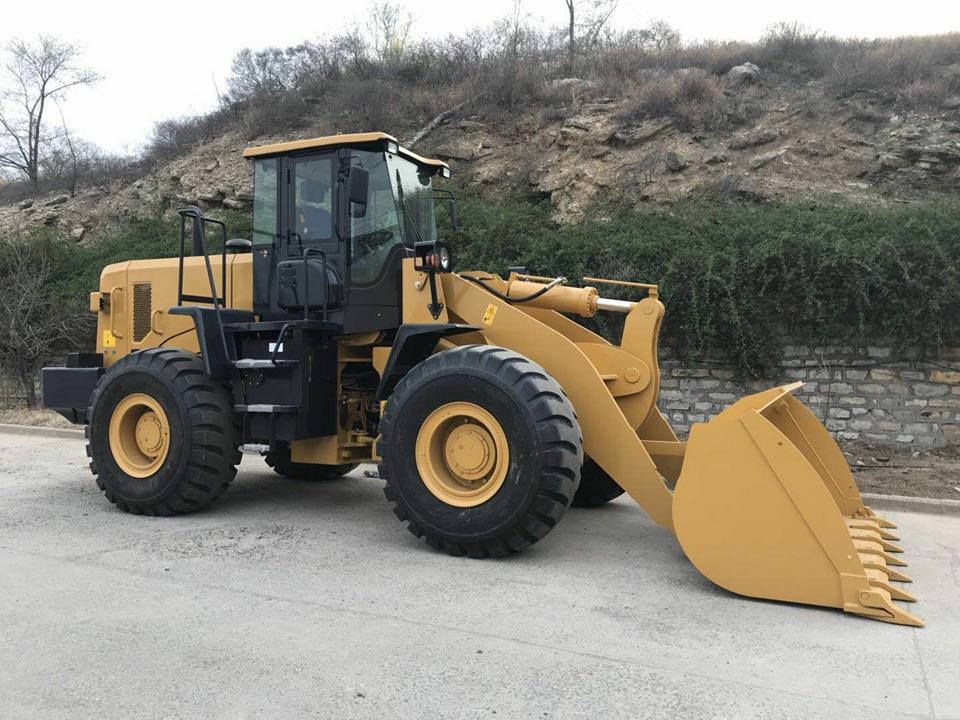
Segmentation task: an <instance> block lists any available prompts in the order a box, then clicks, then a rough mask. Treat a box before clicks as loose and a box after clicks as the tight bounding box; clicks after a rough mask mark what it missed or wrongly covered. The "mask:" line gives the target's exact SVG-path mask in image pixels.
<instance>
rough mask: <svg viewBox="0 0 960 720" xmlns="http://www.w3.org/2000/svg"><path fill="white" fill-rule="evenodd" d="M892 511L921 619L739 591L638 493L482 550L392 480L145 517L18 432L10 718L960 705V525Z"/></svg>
mask: <svg viewBox="0 0 960 720" xmlns="http://www.w3.org/2000/svg"><path fill="white" fill-rule="evenodd" d="M896 517H897V520H898V521H899V522H900V527H901V530H902V537H903V541H904V544H905V545H906V546H907V552H908V553H909V555H908V560H909V561H910V563H911V566H910V568H909V572H910V573H911V574H912V575H913V577H914V579H915V581H916V582H915V583H914V588H913V589H914V590H915V591H916V594H917V595H919V597H920V599H921V602H920V603H919V604H918V605H917V606H916V611H917V613H918V614H919V615H921V616H922V617H923V618H924V619H925V620H926V621H927V622H928V627H927V628H925V629H922V630H913V629H909V628H905V627H899V626H891V625H885V624H882V623H877V622H870V621H866V620H861V619H858V618H854V617H850V616H845V615H844V614H843V613H841V612H839V611H831V610H822V609H817V608H806V607H800V606H790V605H785V604H780V603H770V602H759V601H751V600H747V599H744V598H740V597H737V596H734V595H730V594H728V593H726V592H724V591H721V590H719V589H717V588H716V587H714V586H713V585H711V584H710V583H709V582H708V581H706V580H705V579H703V578H702V577H700V576H699V575H698V574H697V572H696V571H695V570H694V569H693V568H692V567H691V566H690V565H689V564H688V563H687V562H686V561H685V559H684V558H683V556H682V554H681V552H680V550H679V548H678V546H677V545H676V543H675V542H674V541H673V540H672V539H671V537H670V536H669V535H668V534H667V533H666V532H664V531H662V530H660V529H658V528H657V527H655V526H654V525H653V524H652V523H651V522H650V521H648V520H647V519H646V518H645V516H644V514H643V513H642V511H640V510H639V509H638V508H637V507H636V506H634V505H632V504H631V503H630V502H629V501H627V500H620V501H617V502H615V503H612V504H611V505H610V506H608V507H606V508H603V509H601V510H598V511H589V510H573V511H571V512H570V513H569V514H568V515H567V517H566V518H565V519H564V521H563V522H562V523H561V524H560V525H559V527H558V528H557V529H556V530H555V531H554V532H553V533H551V535H550V536H549V537H548V538H547V539H546V540H545V541H543V542H542V543H540V544H539V545H537V546H536V547H535V548H533V549H531V550H530V551H528V552H526V553H524V554H521V555H519V556H517V557H515V558H511V559H508V560H506V561H471V560H466V559H457V558H449V557H446V556H444V555H439V554H436V553H434V552H433V551H431V550H429V549H427V548H426V547H425V546H424V545H423V544H421V543H419V542H418V541H417V540H416V539H415V538H414V537H413V536H412V535H410V534H409V533H407V531H406V530H404V529H403V528H402V527H401V525H400V524H399V523H398V522H397V521H396V520H395V518H394V517H393V515H392V513H391V511H390V509H389V507H388V506H387V504H386V501H385V500H384V499H383V495H382V493H381V490H380V481H379V480H371V479H366V478H362V477H361V478H350V479H347V480H344V481H339V482H333V483H326V484H309V483H303V482H293V481H289V480H284V479H280V478H277V477H276V476H274V475H272V473H271V472H269V471H268V469H267V468H266V467H265V466H264V464H263V463H262V461H261V460H260V459H259V458H258V457H254V456H247V457H245V458H244V462H243V468H242V471H241V473H240V476H239V478H238V479H237V481H236V482H235V484H234V486H233V487H232V488H231V489H230V490H229V491H228V492H227V494H226V495H225V496H224V497H223V498H222V499H221V501H220V502H219V503H217V504H216V505H215V506H214V508H212V509H211V510H210V511H207V512H204V513H202V514H198V515H193V516H188V517H180V518H173V519H153V518H139V517H133V516H130V515H126V514H124V513H122V512H119V511H117V510H115V509H113V508H112V506H110V505H109V504H108V503H106V501H105V500H104V499H103V498H102V497H101V496H100V494H99V493H98V492H97V490H96V488H95V486H94V484H93V482H92V480H91V478H90V477H89V475H88V473H87V470H86V463H85V458H84V453H83V449H82V446H81V443H80V441H78V440H73V439H52V438H41V437H22V436H15V435H5V434H0V717H2V718H4V719H12V718H71V719H73V718H81V717H90V718H94V717H95V718H98V719H99V718H123V719H124V720H128V719H131V718H181V717H197V718H245V717H256V718H298V717H306V718H378V719H380V718H425V719H429V720H437V719H439V718H495V717H497V718H570V717H582V718H591V719H593V718H620V717H622V718H630V719H631V720H636V719H637V718H646V717H651V718H653V717H671V718H673V717H676V718H742V717H771V718H777V720H782V719H786V718H824V717H831V718H840V717H842V718H845V719H853V718H871V719H875V718H887V717H890V718H899V717H937V718H960V554H958V552H960V519H958V518H948V517H935V516H924V515H908V514H900V515H898V516H896Z"/></svg>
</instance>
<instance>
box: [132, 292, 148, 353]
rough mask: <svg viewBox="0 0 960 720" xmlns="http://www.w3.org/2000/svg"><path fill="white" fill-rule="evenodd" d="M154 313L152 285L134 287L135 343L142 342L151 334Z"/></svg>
mask: <svg viewBox="0 0 960 720" xmlns="http://www.w3.org/2000/svg"><path fill="white" fill-rule="evenodd" d="M152 312H153V290H152V289H151V287H150V283H134V285H133V341H134V342H140V341H141V340H143V339H144V338H145V337H146V336H147V333H149V332H150V315H151V314H152Z"/></svg>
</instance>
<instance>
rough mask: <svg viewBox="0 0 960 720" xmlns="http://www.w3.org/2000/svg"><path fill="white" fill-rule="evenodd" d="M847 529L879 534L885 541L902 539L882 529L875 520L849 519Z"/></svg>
mask: <svg viewBox="0 0 960 720" xmlns="http://www.w3.org/2000/svg"><path fill="white" fill-rule="evenodd" d="M847 527H848V528H851V529H852V528H858V529H860V530H870V531H872V532H875V533H878V534H879V535H880V537H881V538H883V539H884V540H899V539H900V538H899V537H898V536H896V535H894V534H893V533H892V532H890V531H889V530H887V529H885V528H883V527H881V526H880V523H878V522H877V521H876V519H874V518H847Z"/></svg>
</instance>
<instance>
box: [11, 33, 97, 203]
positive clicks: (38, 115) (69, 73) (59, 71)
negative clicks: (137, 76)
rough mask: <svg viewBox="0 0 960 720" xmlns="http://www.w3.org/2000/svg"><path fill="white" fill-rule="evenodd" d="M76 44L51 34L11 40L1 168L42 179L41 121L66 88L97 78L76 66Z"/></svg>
mask: <svg viewBox="0 0 960 720" xmlns="http://www.w3.org/2000/svg"><path fill="white" fill-rule="evenodd" d="M79 59H80V49H79V48H78V47H77V46H76V45H73V44H71V43H68V42H65V41H63V40H59V39H57V38H55V37H51V36H47V35H42V36H40V38H39V40H38V41H37V43H36V44H30V43H27V42H25V41H23V40H14V41H13V42H12V43H11V44H10V48H9V60H8V62H7V64H6V66H5V70H6V74H7V75H8V80H9V87H8V89H6V90H4V91H3V92H2V94H0V131H2V133H3V136H4V137H3V139H5V141H6V142H4V143H3V144H2V145H0V168H8V169H12V170H15V171H17V172H20V173H22V174H23V175H25V176H26V178H27V179H28V180H29V181H30V182H31V183H32V184H33V186H34V187H35V188H36V187H39V184H40V160H41V153H42V148H43V145H44V143H45V141H46V140H47V138H46V135H45V133H44V127H43V121H44V116H45V113H46V112H47V110H48V106H49V104H50V103H51V102H53V101H56V100H57V99H60V98H62V97H63V96H64V95H65V94H66V92H67V90H69V89H70V88H74V87H77V86H79V85H90V84H92V83H94V82H96V81H97V80H98V79H99V76H98V75H97V74H96V73H94V72H93V71H91V70H88V69H86V68H83V67H80V66H79V65H78V64H77V63H78V61H79Z"/></svg>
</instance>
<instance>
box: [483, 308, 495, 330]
mask: <svg viewBox="0 0 960 720" xmlns="http://www.w3.org/2000/svg"><path fill="white" fill-rule="evenodd" d="M496 316H497V306H496V305H494V304H493V303H490V304H489V305H487V309H486V310H484V311H483V324H484V325H486V326H487V327H489V326H491V325H493V318H495V317H496Z"/></svg>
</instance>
